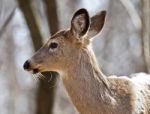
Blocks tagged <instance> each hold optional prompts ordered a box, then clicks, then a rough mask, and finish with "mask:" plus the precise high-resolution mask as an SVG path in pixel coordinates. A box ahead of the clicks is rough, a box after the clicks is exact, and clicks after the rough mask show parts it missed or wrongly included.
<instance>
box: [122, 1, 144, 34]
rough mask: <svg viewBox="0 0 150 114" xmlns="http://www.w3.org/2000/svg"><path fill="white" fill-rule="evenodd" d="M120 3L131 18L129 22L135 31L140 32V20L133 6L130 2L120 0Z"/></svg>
mask: <svg viewBox="0 0 150 114" xmlns="http://www.w3.org/2000/svg"><path fill="white" fill-rule="evenodd" d="M120 2H121V3H122V5H123V6H124V7H125V9H126V10H127V12H128V14H129V16H130V17H131V20H132V22H133V24H134V26H135V28H136V30H137V31H139V30H141V28H142V21H141V18H140V16H139V14H138V13H137V11H136V9H135V7H134V5H133V4H132V3H131V1H130V0H120Z"/></svg>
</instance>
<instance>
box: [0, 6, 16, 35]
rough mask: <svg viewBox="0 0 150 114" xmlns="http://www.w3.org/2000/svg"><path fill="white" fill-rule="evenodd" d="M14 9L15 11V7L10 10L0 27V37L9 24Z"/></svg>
mask: <svg viewBox="0 0 150 114" xmlns="http://www.w3.org/2000/svg"><path fill="white" fill-rule="evenodd" d="M15 11H16V7H15V8H14V9H13V10H12V12H11V13H10V15H9V16H8V18H7V19H6V21H5V22H4V24H3V25H2V27H1V29H0V38H1V36H2V35H3V33H4V31H5V30H6V28H7V26H8V25H9V23H10V22H11V20H12V18H13V16H14V14H15Z"/></svg>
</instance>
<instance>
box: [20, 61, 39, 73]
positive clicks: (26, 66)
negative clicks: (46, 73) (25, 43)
mask: <svg viewBox="0 0 150 114" xmlns="http://www.w3.org/2000/svg"><path fill="white" fill-rule="evenodd" d="M23 68H24V70H26V71H29V72H31V73H32V74H36V73H39V72H40V68H39V66H38V65H37V67H36V68H33V66H32V65H31V63H30V62H29V61H26V62H25V63H24V65H23Z"/></svg>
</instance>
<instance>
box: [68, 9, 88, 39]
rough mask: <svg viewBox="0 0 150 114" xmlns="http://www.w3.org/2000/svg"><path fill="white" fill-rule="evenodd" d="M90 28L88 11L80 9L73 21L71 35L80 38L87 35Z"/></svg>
mask: <svg viewBox="0 0 150 114" xmlns="http://www.w3.org/2000/svg"><path fill="white" fill-rule="evenodd" d="M89 26H90V18H89V14H88V12H87V10H86V9H84V8H82V9H79V10H78V11H77V12H76V13H75V14H74V15H73V18H72V20H71V30H70V31H71V33H72V34H73V35H74V36H75V37H76V38H80V37H82V36H83V35H85V34H86V33H87V31H88V29H89Z"/></svg>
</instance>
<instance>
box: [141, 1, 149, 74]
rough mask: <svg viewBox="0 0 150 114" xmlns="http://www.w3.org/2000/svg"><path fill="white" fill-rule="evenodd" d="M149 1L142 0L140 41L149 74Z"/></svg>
mask: <svg viewBox="0 0 150 114" xmlns="http://www.w3.org/2000/svg"><path fill="white" fill-rule="evenodd" d="M149 30H150V1H149V0H142V41H143V52H144V57H145V64H146V67H147V72H148V73H150V32H149Z"/></svg>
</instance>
